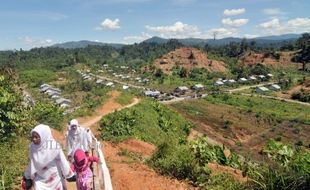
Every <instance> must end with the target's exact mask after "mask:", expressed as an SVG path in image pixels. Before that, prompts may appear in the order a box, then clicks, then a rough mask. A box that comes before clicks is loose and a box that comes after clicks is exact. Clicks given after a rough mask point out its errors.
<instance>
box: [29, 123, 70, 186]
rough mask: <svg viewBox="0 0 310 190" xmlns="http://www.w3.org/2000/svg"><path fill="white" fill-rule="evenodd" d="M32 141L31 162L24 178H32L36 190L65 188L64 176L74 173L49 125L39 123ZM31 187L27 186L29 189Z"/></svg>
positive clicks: (34, 130) (30, 148) (32, 132)
mask: <svg viewBox="0 0 310 190" xmlns="http://www.w3.org/2000/svg"><path fill="white" fill-rule="evenodd" d="M31 139H32V143H31V144H30V147H29V160H30V161H29V164H28V167H27V169H26V171H25V173H24V178H25V179H28V180H27V181H29V179H31V180H32V185H33V187H34V189H36V190H48V189H53V190H63V189H65V180H64V178H67V179H68V178H70V177H72V176H73V175H74V173H73V171H72V170H71V168H70V165H69V163H68V161H67V160H66V157H65V155H64V153H63V151H62V148H61V146H60V144H58V143H57V142H56V141H55V139H54V138H53V137H52V133H51V129H50V128H49V126H47V125H43V124H40V125H37V126H36V127H35V128H34V129H33V130H32V131H31ZM28 188H29V187H27V189H28Z"/></svg>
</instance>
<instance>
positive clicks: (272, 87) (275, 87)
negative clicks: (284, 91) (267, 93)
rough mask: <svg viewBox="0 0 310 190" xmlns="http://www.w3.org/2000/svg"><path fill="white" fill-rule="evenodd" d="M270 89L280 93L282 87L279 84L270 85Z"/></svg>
mask: <svg viewBox="0 0 310 190" xmlns="http://www.w3.org/2000/svg"><path fill="white" fill-rule="evenodd" d="M269 89H270V90H273V91H278V90H281V87H280V86H279V85H277V84H272V85H270V87H269Z"/></svg>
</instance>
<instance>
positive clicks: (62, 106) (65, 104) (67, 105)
mask: <svg viewBox="0 0 310 190" xmlns="http://www.w3.org/2000/svg"><path fill="white" fill-rule="evenodd" d="M59 106H60V107H61V108H68V107H70V104H68V103H62V104H60V105H59Z"/></svg>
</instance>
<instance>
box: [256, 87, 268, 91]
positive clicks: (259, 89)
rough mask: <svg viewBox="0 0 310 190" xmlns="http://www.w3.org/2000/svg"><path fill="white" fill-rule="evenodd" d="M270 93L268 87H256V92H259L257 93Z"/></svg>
mask: <svg viewBox="0 0 310 190" xmlns="http://www.w3.org/2000/svg"><path fill="white" fill-rule="evenodd" d="M268 91H269V89H268V88H266V87H264V86H258V87H256V92H257V93H265V92H268Z"/></svg>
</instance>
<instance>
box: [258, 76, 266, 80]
mask: <svg viewBox="0 0 310 190" xmlns="http://www.w3.org/2000/svg"><path fill="white" fill-rule="evenodd" d="M258 78H259V79H260V80H262V81H263V80H266V77H265V75H258Z"/></svg>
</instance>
